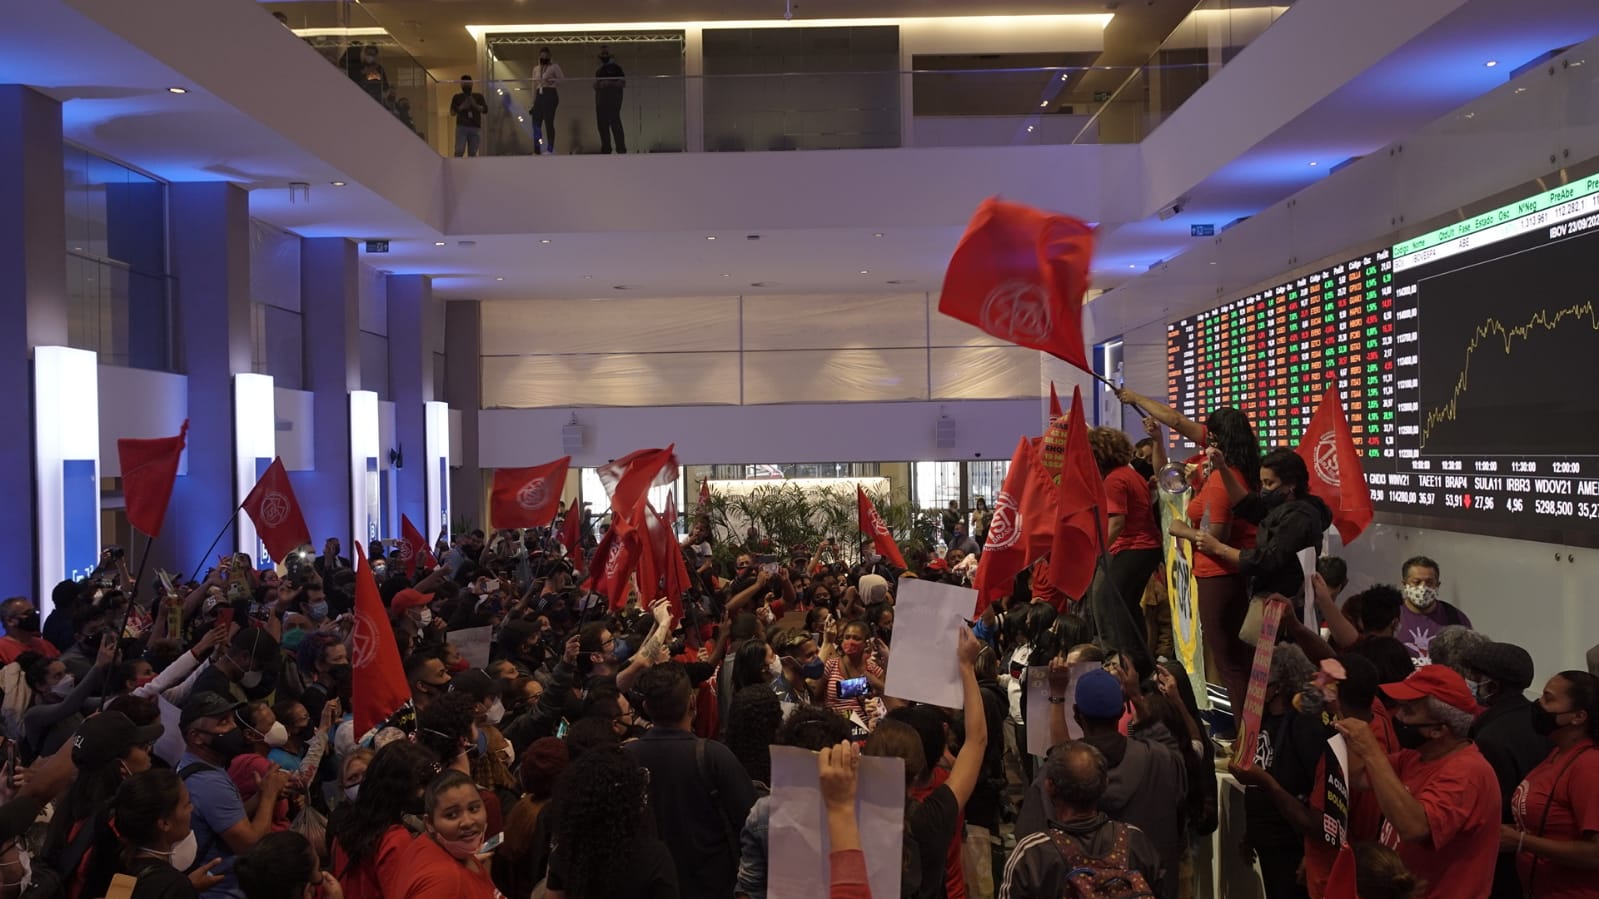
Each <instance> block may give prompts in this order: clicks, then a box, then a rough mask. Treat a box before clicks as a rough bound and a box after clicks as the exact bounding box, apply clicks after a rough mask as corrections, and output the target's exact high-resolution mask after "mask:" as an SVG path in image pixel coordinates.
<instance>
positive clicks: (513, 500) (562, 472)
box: [489, 456, 572, 528]
mask: <svg viewBox="0 0 1599 899" xmlns="http://www.w3.org/2000/svg"><path fill="white" fill-rule="evenodd" d="M571 462H572V457H571V456H562V457H561V458H559V459H556V460H555V461H554V462H550V463H547V464H544V465H534V466H532V467H531V468H499V469H495V471H494V489H493V491H492V492H491V493H490V495H489V525H490V526H491V527H495V528H542V527H545V526H546V525H548V524H549V523H550V522H552V521H554V520H555V510H556V509H557V508H558V507H559V506H560V505H561V489H562V488H564V487H565V486H566V469H567V466H568V465H570V464H571Z"/></svg>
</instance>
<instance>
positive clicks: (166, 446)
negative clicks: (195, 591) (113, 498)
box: [117, 419, 189, 539]
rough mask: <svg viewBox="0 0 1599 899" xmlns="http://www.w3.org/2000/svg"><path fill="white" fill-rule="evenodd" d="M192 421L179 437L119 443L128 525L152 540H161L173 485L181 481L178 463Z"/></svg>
mask: <svg viewBox="0 0 1599 899" xmlns="http://www.w3.org/2000/svg"><path fill="white" fill-rule="evenodd" d="M188 434H189V421H188V419H184V421H183V429H182V430H181V431H179V432H178V436H176V437H157V438H155V439H153V440H141V439H136V438H132V437H124V438H121V439H119V440H118V441H117V459H118V460H120V461H121V463H122V496H123V499H124V500H125V501H126V503H127V513H128V524H131V525H133V526H134V527H135V528H138V529H139V530H140V531H143V532H144V533H145V534H147V535H148V536H149V537H150V538H151V539H154V538H156V537H159V536H161V523H162V522H163V521H165V520H166V517H167V503H169V502H171V500H172V485H173V483H174V482H175V481H176V480H177V478H178V459H179V458H180V457H181V456H182V455H183V446H184V442H185V438H186V437H187V436H188Z"/></svg>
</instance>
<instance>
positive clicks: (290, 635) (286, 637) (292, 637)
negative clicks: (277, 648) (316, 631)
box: [282, 627, 305, 649]
mask: <svg viewBox="0 0 1599 899" xmlns="http://www.w3.org/2000/svg"><path fill="white" fill-rule="evenodd" d="M304 639H305V631H304V630H302V629H301V628H297V627H291V628H289V629H288V630H286V631H284V632H283V640H282V643H283V648H284V649H298V648H300V641H302V640H304Z"/></svg>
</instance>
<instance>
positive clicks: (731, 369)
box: [483, 352, 739, 409]
mask: <svg viewBox="0 0 1599 899" xmlns="http://www.w3.org/2000/svg"><path fill="white" fill-rule="evenodd" d="M738 401H739V397H738V353H736V352H734V353H610V354H603V355H601V354H595V355H573V356H485V357H484V358H483V407H484V408H485V409H527V408H537V407H541V406H685V405H737V404H738Z"/></svg>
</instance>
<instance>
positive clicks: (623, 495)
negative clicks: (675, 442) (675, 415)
mask: <svg viewBox="0 0 1599 899" xmlns="http://www.w3.org/2000/svg"><path fill="white" fill-rule="evenodd" d="M605 468H607V469H610V471H608V472H606V473H604V474H602V475H601V479H602V480H606V482H607V483H610V482H609V481H608V480H607V479H608V478H610V477H613V476H614V477H615V478H616V480H615V487H614V488H612V489H611V527H613V528H615V527H618V526H620V527H621V528H622V532H623V533H626V532H628V531H629V530H632V529H633V528H635V527H641V526H642V525H643V524H644V514H645V507H646V505H647V502H648V497H649V491H650V488H651V487H655V486H660V485H663V484H670V483H672V482H673V481H675V480H677V456H676V455H674V454H673V452H672V447H671V446H668V447H666V448H665V449H647V450H635V451H633V452H631V453H628V454H627V455H626V456H623V457H622V458H621V459H618V460H617V461H616V462H614V463H612V464H611V465H610V466H605Z"/></svg>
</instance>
